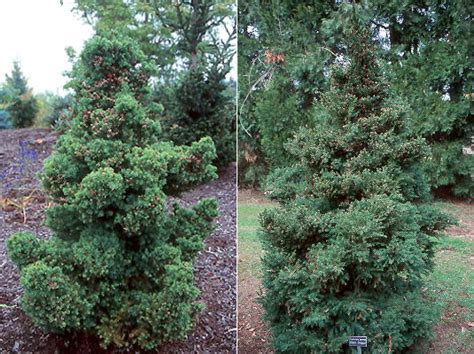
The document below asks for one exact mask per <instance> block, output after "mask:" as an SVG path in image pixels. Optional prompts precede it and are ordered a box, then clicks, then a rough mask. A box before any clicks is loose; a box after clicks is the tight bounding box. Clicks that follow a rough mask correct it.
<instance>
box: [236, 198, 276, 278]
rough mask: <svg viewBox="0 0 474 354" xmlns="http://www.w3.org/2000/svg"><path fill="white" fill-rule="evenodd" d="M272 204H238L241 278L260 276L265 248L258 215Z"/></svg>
mask: <svg viewBox="0 0 474 354" xmlns="http://www.w3.org/2000/svg"><path fill="white" fill-rule="evenodd" d="M271 206H272V204H271V203H263V204H240V203H239V204H238V207H237V208H238V209H237V210H238V215H239V217H238V230H239V235H238V238H239V270H238V272H239V280H246V279H247V278H249V277H258V278H259V277H260V273H261V268H260V259H261V257H262V255H263V250H262V245H261V244H260V240H259V237H258V229H259V228H260V223H259V218H258V216H259V214H260V213H261V212H262V211H264V210H265V209H266V208H269V207H271Z"/></svg>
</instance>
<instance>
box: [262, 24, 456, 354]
mask: <svg viewBox="0 0 474 354" xmlns="http://www.w3.org/2000/svg"><path fill="white" fill-rule="evenodd" d="M353 21H355V20H353ZM346 38H347V40H346V50H347V53H348V55H347V56H346V57H345V58H344V59H343V60H341V61H340V62H339V63H338V64H337V65H336V66H335V67H333V70H332V80H331V88H330V90H329V91H328V92H326V93H324V94H323V95H322V97H321V100H320V106H319V107H318V109H316V113H315V116H314V117H313V119H314V122H313V123H314V124H312V125H311V126H313V127H317V128H304V129H301V130H300V131H299V132H298V133H297V134H296V136H295V138H294V139H293V140H291V141H290V142H289V143H288V144H287V150H288V152H289V153H290V154H291V155H292V156H293V158H294V160H295V161H297V162H296V163H295V164H294V165H291V166H288V167H287V168H283V169H281V170H279V171H277V172H276V174H275V175H274V176H273V177H272V178H271V179H270V180H271V181H272V183H271V184H270V185H269V190H268V193H269V195H270V196H271V197H273V198H275V199H277V200H278V201H279V202H280V204H281V207H280V208H275V209H271V210H266V211H265V212H264V213H263V214H262V215H261V226H262V231H263V239H264V243H265V249H266V254H265V257H264V259H263V264H264V268H265V270H266V271H265V276H264V282H263V284H264V287H265V295H264V296H263V297H262V299H261V301H262V303H263V305H264V308H265V310H266V315H265V316H266V319H267V320H268V321H269V322H270V323H271V326H272V332H273V339H274V344H275V347H276V349H277V350H278V351H280V352H295V353H309V352H318V353H337V352H348V351H349V348H348V346H347V340H348V337H349V336H351V335H365V336H368V339H369V352H387V350H389V348H390V349H391V350H392V351H395V352H398V351H400V350H402V349H404V348H407V347H409V346H410V345H412V344H413V343H415V341H416V340H417V339H418V338H422V337H425V336H427V335H429V333H430V327H431V325H432V324H433V321H434V319H435V312H434V311H433V309H432V307H431V306H430V304H429V303H428V302H425V299H424V298H423V293H422V284H423V276H424V275H426V274H428V273H429V272H430V269H431V268H432V263H433V262H432V258H433V245H434V241H433V238H432V235H435V234H436V232H437V230H440V229H443V228H444V227H445V226H446V225H447V223H448V222H449V219H448V218H447V217H446V216H444V215H443V214H441V213H440V212H438V211H437V210H435V209H433V208H431V207H429V206H427V205H424V204H423V203H422V202H423V201H426V200H427V198H428V196H429V193H428V186H427V185H426V183H425V181H424V179H423V175H422V174H421V172H420V167H419V163H420V161H421V159H423V158H424V157H426V156H427V154H428V150H427V148H426V144H425V142H424V141H423V140H422V139H420V138H415V137H413V136H412V134H411V132H410V131H409V130H408V129H407V124H406V114H405V108H404V105H403V103H402V102H401V101H400V99H398V98H397V97H395V96H394V95H392V94H391V89H390V85H389V83H387V82H386V81H385V80H384V77H383V75H382V72H381V69H380V68H379V66H378V64H377V58H376V56H375V52H376V50H375V48H374V47H373V46H372V45H371V44H370V39H369V34H368V33H367V31H365V30H363V29H362V27H361V26H359V25H356V24H355V22H354V24H352V26H351V29H350V30H349V31H348V32H347V33H346ZM295 175H296V176H298V178H297V181H299V182H298V183H295V182H294V181H295V179H294V178H293V177H294V176H295Z"/></svg>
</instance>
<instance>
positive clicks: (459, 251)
mask: <svg viewBox="0 0 474 354" xmlns="http://www.w3.org/2000/svg"><path fill="white" fill-rule="evenodd" d="M436 205H437V206H439V207H441V208H443V209H445V210H447V211H449V212H450V213H452V214H453V215H455V216H456V217H457V218H458V219H459V220H460V221H461V225H460V227H458V229H457V230H458V231H459V230H461V231H462V232H461V235H455V236H453V235H446V236H441V237H440V238H439V239H438V241H437V246H436V249H437V252H436V258H435V268H434V270H433V273H431V275H430V276H429V277H428V278H427V281H426V288H427V293H428V294H430V295H432V296H433V298H434V299H435V300H434V301H435V302H436V306H438V308H439V309H440V313H441V317H440V320H439V323H438V325H437V326H436V327H435V328H434V332H435V335H436V339H435V340H434V341H433V342H432V343H431V346H430V348H429V352H430V353H470V352H474V345H473V342H474V327H473V326H474V239H473V238H472V232H473V231H474V230H472V226H473V225H474V205H472V204H471V205H469V204H462V203H447V202H437V203H436ZM271 206H272V204H271V203H239V205H238V242H239V268H238V274H239V278H238V279H239V283H240V282H244V281H246V280H248V279H249V278H252V277H255V278H260V275H261V269H260V258H261V256H262V247H261V244H260V241H259V237H258V228H259V222H258V215H259V214H260V213H261V212H262V211H263V210H264V209H265V208H268V207H271ZM463 230H464V231H465V232H464V231H463ZM449 232H450V233H453V234H456V233H459V232H457V231H455V230H454V231H452V230H449ZM463 233H465V235H463ZM240 311H245V309H240ZM255 321H260V319H259V318H257V319H255Z"/></svg>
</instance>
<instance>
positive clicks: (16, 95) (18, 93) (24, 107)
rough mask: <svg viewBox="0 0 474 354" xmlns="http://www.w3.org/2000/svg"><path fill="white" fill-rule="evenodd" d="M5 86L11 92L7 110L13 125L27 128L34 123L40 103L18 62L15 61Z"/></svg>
mask: <svg viewBox="0 0 474 354" xmlns="http://www.w3.org/2000/svg"><path fill="white" fill-rule="evenodd" d="M5 86H7V87H8V90H9V91H10V92H11V99H10V101H9V102H8V106H7V110H8V112H9V114H10V119H11V122H12V125H13V127H15V128H26V127H29V126H31V125H33V122H34V120H35V117H36V114H37V113H38V104H37V101H36V98H35V97H34V96H33V93H32V90H31V89H29V88H28V86H27V80H26V78H25V77H24V75H23V73H22V72H21V68H20V64H19V63H18V62H14V63H13V70H12V72H11V75H10V76H9V75H6V82H5Z"/></svg>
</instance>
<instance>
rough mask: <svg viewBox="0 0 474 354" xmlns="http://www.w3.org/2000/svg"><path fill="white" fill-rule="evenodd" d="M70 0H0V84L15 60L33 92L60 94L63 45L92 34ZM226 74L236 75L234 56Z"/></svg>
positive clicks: (65, 61)
mask: <svg viewBox="0 0 474 354" xmlns="http://www.w3.org/2000/svg"><path fill="white" fill-rule="evenodd" d="M72 5H73V0H64V1H63V5H62V6H61V4H60V0H0V83H2V82H4V81H5V74H6V73H10V72H11V70H12V68H13V61H14V60H19V61H20V64H21V68H22V71H23V74H24V75H25V76H26V77H27V79H28V85H29V87H31V88H33V91H34V93H40V92H44V91H52V92H54V93H59V94H62V93H63V92H64V91H63V89H62V87H63V86H64V84H65V83H66V81H67V79H66V78H65V77H64V76H63V73H64V71H66V70H70V69H71V64H70V63H69V62H68V57H67V55H66V51H65V48H66V47H68V46H71V47H73V48H74V49H75V50H76V52H77V53H79V52H80V51H81V49H82V46H83V43H84V41H85V40H87V39H88V38H90V37H91V36H92V34H93V31H92V28H91V26H89V25H87V24H85V23H84V22H83V20H82V19H81V18H80V17H79V16H78V15H76V14H73V13H72V12H71V9H72ZM233 64H234V69H233V70H232V72H231V74H230V76H231V77H234V78H235V77H236V70H235V64H236V58H235V57H234V63H233Z"/></svg>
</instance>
